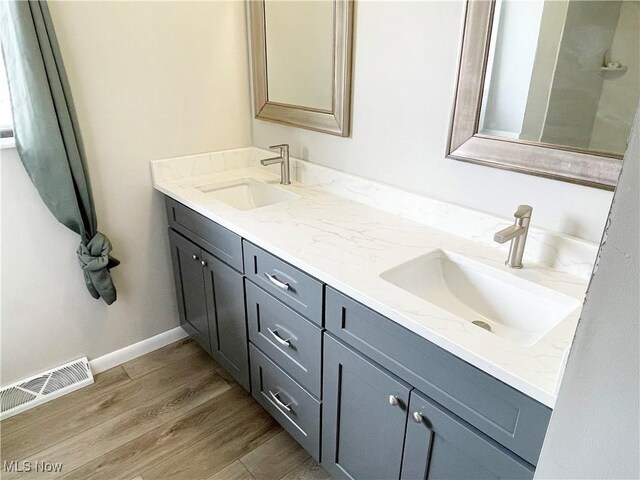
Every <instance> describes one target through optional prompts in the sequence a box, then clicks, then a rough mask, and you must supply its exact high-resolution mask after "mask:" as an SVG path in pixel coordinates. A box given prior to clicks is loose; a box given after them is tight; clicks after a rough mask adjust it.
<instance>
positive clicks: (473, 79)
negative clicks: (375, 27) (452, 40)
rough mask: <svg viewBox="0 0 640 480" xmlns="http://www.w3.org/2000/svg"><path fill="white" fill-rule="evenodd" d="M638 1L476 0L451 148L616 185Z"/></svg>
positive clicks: (469, 10) (634, 99) (463, 154)
mask: <svg viewBox="0 0 640 480" xmlns="http://www.w3.org/2000/svg"><path fill="white" fill-rule="evenodd" d="M638 3H639V2H627V1H626V0H621V1H620V0H618V1H615V0H614V1H587V0H549V1H544V0H529V1H525V2H522V1H516V0H468V1H467V4H466V12H465V20H464V31H463V39H462V47H461V53H460V63H459V70H458V79H457V85H456V94H455V104H454V108H453V115H452V121H451V129H450V136H449V141H448V146H447V156H448V157H449V158H453V159H456V160H462V161H466V162H472V163H477V164H481V165H486V166H490V167H496V168H502V169H507V170H512V171H517V172H522V173H528V174H532V175H538V176H543V177H548V178H553V179H557V180H562V181H567V182H571V183H577V184H583V185H589V186H593V187H598V188H603V189H607V190H613V188H614V187H615V185H616V182H617V179H618V175H619V172H620V168H621V166H622V158H623V155H624V150H625V149H626V143H627V141H628V136H629V134H630V131H631V125H632V123H633V116H634V111H635V108H636V106H637V105H638V90H639V89H640V88H639V85H640V80H639V79H638V71H639V70H640V68H639V67H638V57H639V56H640V55H639V54H638V51H637V50H638V44H639V43H640V42H638V36H639V35H640V34H639V33H638V27H637V21H636V22H635V23H634V22H629V21H627V20H626V18H628V17H630V16H632V17H633V16H634V13H635V18H637V17H638V12H637V9H638V5H637V4H638ZM634 9H635V10H634ZM626 10H631V11H626ZM509 22H510V23H509ZM596 29H598V30H596ZM634 38H635V40H636V41H635V42H633V41H629V40H630V39H631V40H633V39H634ZM621 95H624V96H625V97H624V98H621ZM596 130H597V131H596Z"/></svg>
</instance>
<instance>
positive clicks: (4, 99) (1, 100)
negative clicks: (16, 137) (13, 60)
mask: <svg viewBox="0 0 640 480" xmlns="http://www.w3.org/2000/svg"><path fill="white" fill-rule="evenodd" d="M10 137H13V117H12V116H11V100H10V99H9V85H8V83H7V75H6V73H5V71H4V62H3V61H2V58H1V57H0V138H10Z"/></svg>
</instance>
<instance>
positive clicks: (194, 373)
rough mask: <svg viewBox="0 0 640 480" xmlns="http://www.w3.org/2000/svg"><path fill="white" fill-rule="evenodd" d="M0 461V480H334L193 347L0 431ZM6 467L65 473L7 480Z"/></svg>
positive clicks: (149, 361) (143, 362)
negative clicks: (40, 465)
mask: <svg viewBox="0 0 640 480" xmlns="http://www.w3.org/2000/svg"><path fill="white" fill-rule="evenodd" d="M0 457H1V465H0V467H1V469H0V477H1V478H2V479H3V480H4V479H14V478H21V479H28V478H41V479H44V478H46V479H53V478H64V479H105V480H116V479H121V480H156V479H173V480H200V479H202V480H263V479H264V480H271V479H274V480H279V479H283V480H306V479H308V480H324V479H329V478H331V477H330V476H329V475H328V474H327V472H326V471H325V470H324V469H322V467H320V466H319V465H318V464H317V463H316V462H314V461H313V459H312V458H311V457H309V454H308V453H307V452H305V451H304V450H303V449H302V448H301V447H300V446H299V445H298V444H297V443H296V442H295V441H294V440H293V439H292V438H291V437H290V436H289V434H287V433H286V432H285V431H283V430H282V428H281V427H280V426H279V425H278V424H277V422H276V421H275V420H273V419H272V418H271V416H270V415H269V414H268V413H267V412H266V411H265V410H264V409H263V408H262V407H261V406H260V405H259V404H258V403H256V402H255V401H254V400H253V399H252V398H251V397H250V396H249V395H248V394H247V393H246V392H245V391H244V390H243V389H242V387H240V386H239V385H238V384H237V383H236V382H235V381H234V380H233V379H232V378H231V377H229V375H227V374H226V372H225V371H224V370H223V369H222V367H220V366H219V365H218V364H217V363H216V362H215V361H214V360H213V359H212V358H211V357H209V356H208V355H207V354H206V353H205V352H204V351H203V350H202V349H201V348H200V347H198V345H197V344H195V343H194V342H193V341H191V340H189V339H186V340H182V341H179V342H176V343H173V344H171V345H168V346H167V347H164V348H162V349H160V350H156V351H154V352H151V353H149V354H148V355H145V356H143V357H140V358H137V359H135V360H132V361H130V362H128V363H125V364H123V365H121V366H119V367H115V368H112V369H111V370H108V371H106V372H103V373H100V374H98V375H96V377H95V383H94V384H93V385H91V386H89V387H85V388H83V389H81V390H78V391H76V392H73V393H70V394H69V395H66V396H64V397H60V398H58V399H56V400H52V401H51V402H49V403H46V404H44V405H41V406H39V407H36V408H34V409H32V410H28V411H26V412H24V413H21V414H19V415H16V416H15V417H11V418H8V419H6V420H4V421H2V422H0ZM12 460H15V461H18V462H20V463H21V464H22V462H24V461H29V462H32V463H31V464H32V465H35V462H36V461H45V462H54V463H62V471H61V472H58V473H48V472H47V473H43V472H35V471H31V472H22V473H16V472H7V471H5V465H6V464H5V462H10V461H12Z"/></svg>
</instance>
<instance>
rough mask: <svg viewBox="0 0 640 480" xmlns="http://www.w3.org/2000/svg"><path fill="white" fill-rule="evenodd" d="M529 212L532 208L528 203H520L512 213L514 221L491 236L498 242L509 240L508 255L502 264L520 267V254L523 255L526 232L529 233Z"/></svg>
mask: <svg viewBox="0 0 640 480" xmlns="http://www.w3.org/2000/svg"><path fill="white" fill-rule="evenodd" d="M531 212H533V208H532V207H530V206H529V205H520V206H519V207H518V209H517V210H516V213H514V214H513V216H514V217H515V219H516V220H515V223H514V224H513V225H511V226H510V227H507V228H505V229H503V230H500V231H499V232H498V233H496V234H495V235H494V236H493V239H494V240H495V241H496V242H498V243H506V242H509V241H511V247H510V248H509V256H508V257H507V261H506V262H504V264H505V265H506V266H507V267H510V268H522V256H523V255H524V245H525V243H527V233H529V223H530V222H531Z"/></svg>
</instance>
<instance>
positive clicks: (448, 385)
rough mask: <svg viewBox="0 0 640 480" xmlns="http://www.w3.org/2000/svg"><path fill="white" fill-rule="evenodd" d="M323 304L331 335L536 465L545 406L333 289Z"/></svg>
mask: <svg viewBox="0 0 640 480" xmlns="http://www.w3.org/2000/svg"><path fill="white" fill-rule="evenodd" d="M325 308H326V315H325V319H326V328H327V330H329V331H330V332H331V333H333V334H334V335H335V336H337V337H338V338H340V339H342V340H344V341H345V342H347V343H349V344H351V345H353V346H354V347H355V348H356V349H358V350H359V351H361V352H362V353H364V354H365V355H367V356H368V357H370V358H371V359H372V360H374V361H376V362H378V363H379V364H380V365H382V366H383V367H385V368H387V369H388V370H389V371H391V372H393V373H395V374H396V375H398V376H399V377H400V378H402V379H403V380H405V381H406V382H408V383H410V384H411V385H413V386H414V387H416V388H417V389H419V390H420V391H422V392H424V393H425V394H426V395H428V396H429V397H431V398H432V399H434V400H435V401H436V402H438V403H439V404H441V405H443V406H445V407H446V408H447V409H449V410H450V411H452V412H453V413H454V414H456V415H457V416H459V417H460V418H462V419H463V420H465V421H467V422H469V423H470V424H471V425H473V426H474V427H476V428H477V429H479V430H480V431H482V432H484V433H485V434H486V435H488V436H489V437H491V438H493V439H494V440H496V441H497V442H499V443H500V444H502V445H504V446H505V447H507V448H508V449H509V450H511V451H513V452H515V453H516V454H517V455H519V456H521V457H522V458H524V459H525V460H526V461H527V462H529V463H531V464H532V465H536V463H537V461H538V456H539V455H540V449H541V448H542V441H543V440H544V435H545V433H546V430H547V425H548V423H549V418H550V416H551V410H550V409H549V408H547V407H546V406H544V405H542V404H541V403H538V402H536V401H535V400H533V399H532V398H530V397H528V396H526V395H524V394H523V393H521V392H519V391H517V390H516V389H514V388H512V387H509V386H508V385H506V384H504V383H502V382H501V381H499V380H497V379H495V378H494V377H492V376H490V375H488V374H487V373H485V372H483V371H481V370H479V369H477V368H475V367H474V366H472V365H469V364H468V363H466V362H464V361H463V360H461V359H459V358H458V357H456V356H454V355H452V354H451V353H449V352H447V351H445V350H443V349H442V348H440V347H438V346H436V345H434V344H433V343H431V342H429V341H428V340H425V339H424V338H422V337H420V336H419V335H416V334H415V333H413V332H410V331H409V330H407V329H405V328H404V327H402V326H400V325H398V324H396V323H394V322H392V321H391V320H389V319H388V318H385V317H384V316H382V315H380V314H378V313H376V312H374V311H373V310H371V309H369V308H367V307H365V306H364V305H362V304H360V303H357V302H356V301H354V300H352V299H350V298H349V297H347V296H345V295H343V294H341V293H339V292H337V291H336V290H333V289H331V288H327V293H326V306H325Z"/></svg>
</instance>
